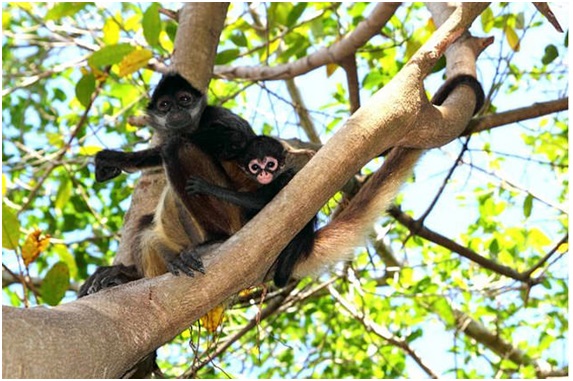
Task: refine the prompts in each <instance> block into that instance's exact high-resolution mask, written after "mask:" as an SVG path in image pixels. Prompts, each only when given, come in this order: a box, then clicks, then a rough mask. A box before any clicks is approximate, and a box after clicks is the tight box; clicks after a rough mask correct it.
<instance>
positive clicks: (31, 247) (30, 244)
mask: <svg viewBox="0 0 573 381" xmlns="http://www.w3.org/2000/svg"><path fill="white" fill-rule="evenodd" d="M41 234H42V231H41V230H40V229H36V230H34V231H33V232H31V233H30V234H28V236H27V237H26V241H25V242H24V245H22V258H24V264H25V265H26V267H28V266H29V265H30V263H32V262H34V261H35V260H36V258H38V256H39V255H40V253H41V252H42V251H44V250H46V248H47V247H48V244H49V243H50V235H49V234H46V235H45V236H44V237H41Z"/></svg>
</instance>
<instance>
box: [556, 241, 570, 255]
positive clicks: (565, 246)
mask: <svg viewBox="0 0 573 381" xmlns="http://www.w3.org/2000/svg"><path fill="white" fill-rule="evenodd" d="M557 251H558V252H559V253H562V254H565V253H566V252H568V251H569V244H568V243H562V244H561V245H559V247H558V248H557Z"/></svg>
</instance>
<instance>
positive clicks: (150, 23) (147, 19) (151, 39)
mask: <svg viewBox="0 0 573 381" xmlns="http://www.w3.org/2000/svg"><path fill="white" fill-rule="evenodd" d="M142 26H143V37H145V41H147V43H148V44H149V45H151V46H158V44H159V33H160V32H161V19H160V18H159V4H157V3H153V4H151V5H150V6H149V8H147V10H146V11H145V13H144V14H143V20H142Z"/></svg>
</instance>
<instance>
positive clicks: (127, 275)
mask: <svg viewBox="0 0 573 381" xmlns="http://www.w3.org/2000/svg"><path fill="white" fill-rule="evenodd" d="M138 279H141V276H140V275H139V273H138V272H137V269H136V268H135V266H124V265H115V266H103V267H98V268H97V270H96V271H95V272H94V273H93V274H92V275H91V276H90V277H89V278H88V279H87V280H86V281H85V283H84V284H83V285H82V287H80V291H79V292H78V298H81V297H83V296H86V295H90V294H94V293H96V292H98V291H100V290H103V289H104V288H111V287H115V286H119V285H121V284H124V283H129V282H132V281H134V280H138Z"/></svg>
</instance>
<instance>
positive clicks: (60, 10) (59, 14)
mask: <svg viewBox="0 0 573 381" xmlns="http://www.w3.org/2000/svg"><path fill="white" fill-rule="evenodd" d="M90 4H93V3H81V2H78V3H69V2H65V3H56V4H55V5H54V6H53V7H52V8H50V10H49V11H48V12H47V13H46V16H45V17H44V18H45V19H46V20H53V21H57V20H60V19H61V18H63V17H67V16H73V15H75V14H76V13H78V12H79V11H81V10H82V9H84V8H85V7H86V6H87V5H90Z"/></svg>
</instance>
